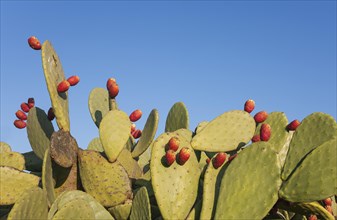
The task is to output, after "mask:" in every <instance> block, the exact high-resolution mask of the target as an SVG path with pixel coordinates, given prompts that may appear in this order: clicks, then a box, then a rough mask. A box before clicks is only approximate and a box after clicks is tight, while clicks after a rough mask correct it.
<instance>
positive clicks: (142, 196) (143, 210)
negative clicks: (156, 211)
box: [130, 187, 151, 220]
mask: <svg viewBox="0 0 337 220" xmlns="http://www.w3.org/2000/svg"><path fill="white" fill-rule="evenodd" d="M148 219H151V205H150V200H149V196H148V194H147V190H146V187H141V188H140V189H139V190H138V191H137V193H136V195H135V198H134V199H133V201H132V208H131V214H130V220H148Z"/></svg>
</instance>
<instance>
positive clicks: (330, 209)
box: [325, 205, 333, 214]
mask: <svg viewBox="0 0 337 220" xmlns="http://www.w3.org/2000/svg"><path fill="white" fill-rule="evenodd" d="M325 209H326V210H327V211H328V212H330V214H333V213H332V206H331V205H326V206H325Z"/></svg>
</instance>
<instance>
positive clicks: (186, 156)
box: [179, 147, 191, 165]
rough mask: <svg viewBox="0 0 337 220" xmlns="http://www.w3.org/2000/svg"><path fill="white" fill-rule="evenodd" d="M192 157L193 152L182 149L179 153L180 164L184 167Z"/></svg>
mask: <svg viewBox="0 0 337 220" xmlns="http://www.w3.org/2000/svg"><path fill="white" fill-rule="evenodd" d="M190 156H191V150H190V149H189V148H187V147H183V148H181V150H180V152H179V164H180V165H184V164H185V163H186V161H188V159H189V158H190Z"/></svg>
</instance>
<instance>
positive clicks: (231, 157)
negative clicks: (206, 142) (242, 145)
mask: <svg viewBox="0 0 337 220" xmlns="http://www.w3.org/2000/svg"><path fill="white" fill-rule="evenodd" d="M237 156H238V154H233V155H232V156H230V157H229V158H228V162H231V161H232V160H234V159H235V157H237Z"/></svg>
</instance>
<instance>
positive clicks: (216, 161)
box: [212, 152, 226, 169]
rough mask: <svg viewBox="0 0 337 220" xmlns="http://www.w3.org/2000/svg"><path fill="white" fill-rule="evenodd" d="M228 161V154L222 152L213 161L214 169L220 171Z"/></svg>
mask: <svg viewBox="0 0 337 220" xmlns="http://www.w3.org/2000/svg"><path fill="white" fill-rule="evenodd" d="M225 160H226V153H223V152H220V153H218V154H217V155H216V156H215V157H214V158H213V160H212V163H213V167H214V168H215V169H218V168H219V167H221V165H222V164H223V163H224V162H225Z"/></svg>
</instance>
